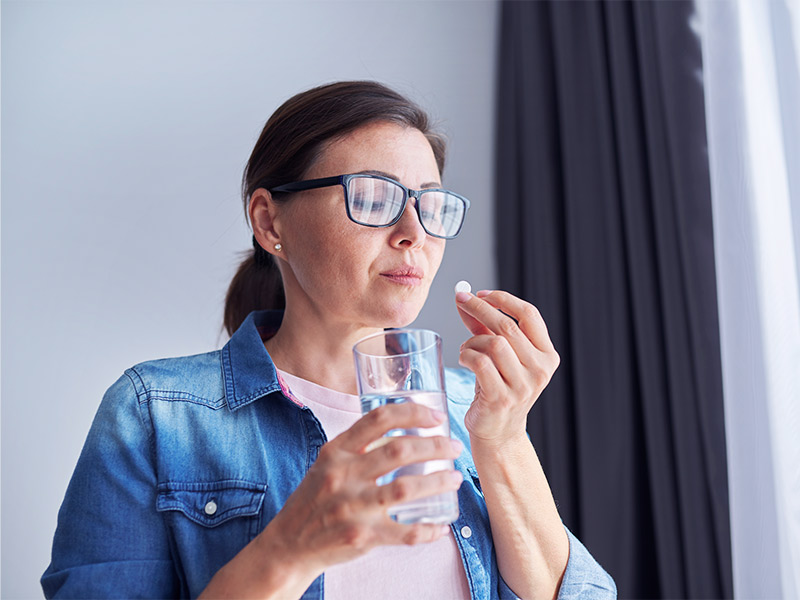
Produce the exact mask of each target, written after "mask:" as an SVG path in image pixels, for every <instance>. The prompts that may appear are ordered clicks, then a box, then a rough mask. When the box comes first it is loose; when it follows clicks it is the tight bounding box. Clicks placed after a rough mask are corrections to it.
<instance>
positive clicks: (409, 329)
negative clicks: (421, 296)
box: [353, 327, 442, 358]
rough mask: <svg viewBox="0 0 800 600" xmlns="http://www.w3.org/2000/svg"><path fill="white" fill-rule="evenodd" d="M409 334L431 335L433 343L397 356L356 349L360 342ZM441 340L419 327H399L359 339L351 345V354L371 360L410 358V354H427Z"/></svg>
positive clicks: (438, 336)
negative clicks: (392, 335)
mask: <svg viewBox="0 0 800 600" xmlns="http://www.w3.org/2000/svg"><path fill="white" fill-rule="evenodd" d="M410 332H422V333H430V334H433V341H432V342H431V343H430V344H427V345H426V346H425V347H424V348H419V349H417V350H413V351H411V352H400V353H397V354H373V353H371V352H363V351H361V350H359V349H358V347H359V346H360V345H361V344H362V342H368V341H370V340H372V339H375V338H377V337H385V336H387V335H391V334H407V333H410ZM441 339H442V336H440V335H439V334H438V333H436V332H435V331H433V330H432V329H423V328H420V327H399V328H397V329H389V330H387V331H379V332H377V333H371V334H369V335H367V336H365V337H363V338H361V339H360V340H358V341H357V342H356V343H355V344H353V354H356V355H360V356H365V357H371V358H399V357H403V356H410V355H412V354H420V353H422V352H427V351H428V350H430V349H431V348H432V347H434V346H435V345H436V342H437V341H441Z"/></svg>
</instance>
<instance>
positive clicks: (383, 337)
mask: <svg viewBox="0 0 800 600" xmlns="http://www.w3.org/2000/svg"><path fill="white" fill-rule="evenodd" d="M353 354H354V355H355V361H356V377H357V380H358V393H359V396H360V398H361V412H362V414H366V413H368V412H369V411H371V410H373V409H375V408H377V407H379V406H383V405H384V404H398V403H401V402H416V403H417V404H423V405H425V406H428V407H430V408H434V409H436V410H439V411H441V412H443V413H444V414H445V415H447V396H446V394H445V383H444V368H443V366H442V338H441V337H439V334H437V333H435V332H433V331H429V330H427V329H392V330H389V331H384V332H382V333H376V334H374V335H371V336H368V337H366V338H364V339H362V340H360V341H359V342H358V343H356V345H355V346H354V347H353ZM403 435H418V436H435V435H442V436H446V437H450V421H449V419H445V421H444V422H443V423H441V424H440V425H437V426H435V427H426V428H413V429H393V430H392V431H389V432H388V433H387V434H386V436H385V437H384V438H383V439H382V440H379V442H378V443H386V442H387V441H389V439H391V438H392V437H396V436H403ZM445 469H453V461H452V460H432V461H426V462H421V463H415V464H412V465H408V466H405V467H400V468H399V469H395V470H394V471H391V472H390V473H387V474H386V475H384V476H382V477H380V478H379V479H378V484H379V485H385V484H387V483H390V482H392V481H394V480H395V479H396V478H397V477H400V476H403V475H427V474H428V473H434V472H436V471H442V470H445ZM389 514H390V515H391V516H392V518H394V519H395V520H397V521H398V522H400V523H441V524H446V523H452V522H453V521H455V520H456V518H458V495H457V494H456V492H455V491H450V492H446V493H443V494H438V495H435V496H430V497H427V498H422V499H419V500H413V501H410V502H406V503H403V504H397V505H394V506H392V507H390V508H389Z"/></svg>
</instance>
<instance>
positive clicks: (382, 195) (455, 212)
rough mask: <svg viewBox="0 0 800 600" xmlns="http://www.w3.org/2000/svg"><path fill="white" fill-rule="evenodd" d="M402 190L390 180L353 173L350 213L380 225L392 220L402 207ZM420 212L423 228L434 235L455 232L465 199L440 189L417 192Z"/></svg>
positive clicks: (462, 218)
mask: <svg viewBox="0 0 800 600" xmlns="http://www.w3.org/2000/svg"><path fill="white" fill-rule="evenodd" d="M404 194H405V190H403V188H401V187H400V186H398V185H397V184H395V183H392V182H391V181H386V180H385V179H377V178H372V177H354V178H353V179H351V180H350V182H349V183H348V187H347V200H348V203H349V209H350V216H351V217H352V219H353V220H354V221H356V222H358V223H362V224H364V225H373V226H381V225H388V224H389V223H391V222H392V221H394V220H395V219H396V218H397V217H398V215H399V214H400V211H401V210H402V209H403V196H404ZM418 202H419V214H420V217H421V221H422V226H423V227H424V228H425V230H426V231H427V232H428V233H430V234H432V235H436V236H441V237H450V236H454V235H456V234H457V233H458V230H459V229H460V228H461V223H462V221H463V220H464V213H465V211H466V209H465V206H464V202H463V201H462V200H461V199H460V198H458V197H457V196H454V195H453V194H448V193H447V192H443V191H429V192H426V191H424V190H423V192H422V193H421V194H420V197H419V199H418Z"/></svg>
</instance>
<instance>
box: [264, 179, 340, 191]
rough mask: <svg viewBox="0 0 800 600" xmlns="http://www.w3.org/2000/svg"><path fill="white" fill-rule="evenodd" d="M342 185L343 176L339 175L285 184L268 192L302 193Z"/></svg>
mask: <svg viewBox="0 0 800 600" xmlns="http://www.w3.org/2000/svg"><path fill="white" fill-rule="evenodd" d="M341 183H344V176H342V175H339V176H336V177H323V178H321V179H309V180H308V181H296V182H294V183H286V184H284V185H279V186H278V187H274V188H272V189H271V190H270V192H303V191H305V190H313V189H316V188H322V187H328V186H330V185H339V184H341Z"/></svg>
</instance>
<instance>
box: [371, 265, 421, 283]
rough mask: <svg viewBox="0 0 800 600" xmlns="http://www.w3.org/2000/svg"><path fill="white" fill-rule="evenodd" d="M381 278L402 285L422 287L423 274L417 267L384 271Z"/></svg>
mask: <svg viewBox="0 0 800 600" xmlns="http://www.w3.org/2000/svg"><path fill="white" fill-rule="evenodd" d="M381 277H385V278H386V279H388V280H389V281H392V282H394V283H398V284H400V285H422V279H423V273H422V271H421V270H419V269H417V268H415V267H402V268H399V269H392V270H391V271H384V272H383V273H381Z"/></svg>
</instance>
